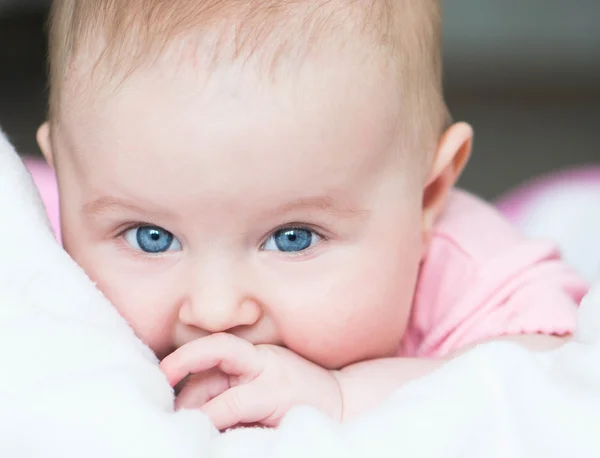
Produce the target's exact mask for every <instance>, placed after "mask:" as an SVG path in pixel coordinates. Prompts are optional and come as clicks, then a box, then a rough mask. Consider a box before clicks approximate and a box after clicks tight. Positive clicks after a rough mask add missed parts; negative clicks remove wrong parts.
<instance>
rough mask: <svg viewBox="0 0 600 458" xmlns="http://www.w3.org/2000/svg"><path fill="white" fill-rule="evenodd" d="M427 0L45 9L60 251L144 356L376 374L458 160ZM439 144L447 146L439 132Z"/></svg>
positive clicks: (391, 348) (68, 1) (463, 129)
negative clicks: (208, 346)
mask: <svg viewBox="0 0 600 458" xmlns="http://www.w3.org/2000/svg"><path fill="white" fill-rule="evenodd" d="M439 22H440V18H439V4H438V1H437V0H393V1H392V0H369V1H367V0H364V1H356V0H328V1H315V0H249V1H244V2H240V1H238V0H220V1H219V0H203V1H198V0H172V1H168V2H166V1H162V0H95V1H86V2H79V1H76V0H60V1H55V4H54V7H53V15H52V23H51V37H50V49H51V52H50V58H51V65H50V68H51V97H50V99H51V105H50V120H49V122H48V123H46V124H45V125H43V126H42V127H41V128H40V131H39V134H38V139H39V142H40V145H41V147H42V149H43V151H44V154H45V156H46V158H47V159H48V160H49V162H50V163H51V164H53V166H54V167H55V169H56V171H57V176H58V182H59V189H60V195H61V225H62V234H63V242H64V245H65V247H66V249H67V250H68V251H69V253H70V254H71V255H72V256H73V258H74V259H75V260H76V261H77V262H78V263H79V264H80V265H81V266H82V267H83V268H84V269H85V270H86V272H87V273H88V275H89V276H90V277H91V278H92V279H93V280H94V281H95V282H97V284H98V287H99V288H100V289H101V290H102V291H103V292H104V293H105V294H106V296H107V297H108V298H109V299H110V300H111V301H112V302H113V303H114V304H115V306H116V307H117V308H118V309H119V310H120V312H121V313H122V315H123V316H124V317H125V318H126V319H127V320H128V321H129V322H130V323H131V325H132V326H133V328H134V329H135V331H136V332H137V333H138V335H139V336H140V337H141V338H142V339H143V340H144V341H145V342H146V343H148V344H149V345H150V346H151V347H152V349H153V350H154V351H155V352H156V353H157V355H158V356H159V357H163V356H165V355H166V354H168V353H170V352H171V351H172V350H174V349H175V348H177V347H179V346H181V345H183V344H184V343H187V342H189V341H191V340H193V339H197V338H200V337H202V336H205V335H207V334H210V333H215V332H220V331H225V332H230V333H232V334H235V335H238V336H240V337H243V338H245V339H247V340H249V341H251V342H253V343H256V344H258V343H269V344H277V345H283V346H286V347H288V348H290V349H291V350H293V351H295V352H297V353H298V354H300V355H302V356H304V357H306V358H307V359H310V360H312V361H314V362H316V363H318V364H321V365H323V366H326V367H332V368H335V367H341V366H344V365H346V364H349V363H351V362H355V361H358V360H363V359H368V358H374V357H382V356H389V355H393V354H394V353H395V352H396V350H397V349H398V345H399V344H400V341H401V339H402V336H403V334H404V331H405V329H406V325H407V322H408V317H409V314H410V309H411V304H412V301H413V296H414V294H415V285H416V279H417V275H418V271H419V265H420V262H421V259H422V257H423V255H424V253H425V252H426V249H427V242H428V236H429V233H430V230H431V227H432V225H433V222H434V221H435V219H436V217H437V215H438V214H439V212H440V211H441V209H442V207H443V205H444V200H445V197H446V194H447V193H448V190H449V189H450V188H451V187H452V185H453V184H454V182H455V180H456V178H457V176H458V174H459V173H460V171H461V169H462V166H463V164H464V162H465V160H466V158H467V156H468V154H469V149H470V139H471V130H470V128H469V127H468V126H467V125H464V124H457V125H454V126H452V127H450V128H449V129H447V130H445V129H446V128H447V127H448V126H447V112H446V109H445V104H444V100H443V95H442V88H441V62H440V60H441V59H440V37H439V34H440V24H439ZM444 131H445V132H444Z"/></svg>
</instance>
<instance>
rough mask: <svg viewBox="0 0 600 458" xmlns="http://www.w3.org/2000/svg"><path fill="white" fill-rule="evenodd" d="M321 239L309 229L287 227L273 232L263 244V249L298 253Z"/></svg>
mask: <svg viewBox="0 0 600 458" xmlns="http://www.w3.org/2000/svg"><path fill="white" fill-rule="evenodd" d="M319 240H321V237H320V236H319V235H317V234H316V233H314V232H313V231H311V230H309V229H303V228H287V229H281V230H279V231H277V232H275V233H274V234H273V235H271V236H270V237H269V239H268V240H267V241H266V243H265V244H264V247H263V249H264V250H265V251H283V252H284V253H298V252H300V251H304V250H306V249H308V248H310V247H311V246H313V245H314V244H315V243H317V242H318V241H319Z"/></svg>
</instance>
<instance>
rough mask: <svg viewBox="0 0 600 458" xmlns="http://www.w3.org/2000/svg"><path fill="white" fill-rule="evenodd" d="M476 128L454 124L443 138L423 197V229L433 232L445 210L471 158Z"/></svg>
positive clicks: (462, 123) (465, 124)
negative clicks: (450, 194)
mask: <svg viewBox="0 0 600 458" xmlns="http://www.w3.org/2000/svg"><path fill="white" fill-rule="evenodd" d="M472 144H473V128H472V127H471V126H470V125H469V124H467V123H464V122H459V123H456V124H453V125H452V126H451V127H450V128H448V130H446V132H444V134H443V135H442V137H441V138H440V141H439V143H438V149H437V152H436V155H435V159H434V161H433V164H432V166H431V171H430V174H429V179H428V180H427V183H426V185H425V190H424V197H423V229H424V232H425V233H426V234H427V233H430V232H431V230H432V229H433V225H434V224H435V221H436V219H437V218H438V216H439V215H440V213H441V212H442V210H443V209H444V205H445V203H446V199H447V197H448V194H449V193H450V190H451V189H452V187H453V186H454V185H455V184H456V182H457V180H458V178H459V177H460V174H461V173H462V171H463V169H464V167H465V165H466V164H467V162H468V160H469V156H470V155H471V146H472Z"/></svg>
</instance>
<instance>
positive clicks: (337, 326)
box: [279, 282, 408, 369]
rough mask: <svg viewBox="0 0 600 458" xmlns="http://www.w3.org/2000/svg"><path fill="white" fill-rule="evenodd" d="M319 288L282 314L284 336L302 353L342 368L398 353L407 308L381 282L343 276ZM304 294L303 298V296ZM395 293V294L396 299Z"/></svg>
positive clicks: (286, 341) (281, 331)
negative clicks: (320, 291) (346, 279)
mask: <svg viewBox="0 0 600 458" xmlns="http://www.w3.org/2000/svg"><path fill="white" fill-rule="evenodd" d="M329 286H330V288H329V289H328V291H327V292H325V293H323V294H318V291H317V290H316V289H315V288H312V289H311V292H312V293H313V294H311V295H310V296H309V295H305V296H304V297H303V298H302V299H303V302H302V303H303V304H304V305H303V306H300V304H295V305H296V306H295V307H293V308H291V309H289V310H292V311H294V312H295V313H289V312H288V313H286V314H284V316H283V317H282V319H281V320H280V327H279V331H280V334H281V339H282V340H283V342H284V343H285V344H286V346H288V348H290V349H291V350H293V351H295V352H296V353H298V354H300V355H301V356H303V357H305V358H307V359H309V360H311V361H313V362H315V363H317V364H319V365H321V366H323V367H327V368H332V369H337V368H341V367H344V366H347V365H348V364H351V363H354V362H357V361H361V360H364V359H370V358H380V357H386V356H393V355H394V354H395V353H396V352H397V349H398V346H399V344H400V340H401V338H402V335H403V332H404V329H405V326H406V321H407V316H408V313H407V312H405V311H404V310H403V307H401V306H400V304H401V302H402V301H401V300H398V299H400V298H399V297H396V298H392V297H391V295H389V294H384V295H382V294H381V293H382V292H384V291H386V290H385V288H382V285H381V284H379V283H378V282H361V283H359V284H357V283H354V284H352V283H348V282H343V283H340V284H339V285H336V287H335V288H331V285H329ZM298 299H300V298H298ZM392 299H394V300H392Z"/></svg>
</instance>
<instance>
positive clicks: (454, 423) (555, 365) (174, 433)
mask: <svg viewBox="0 0 600 458" xmlns="http://www.w3.org/2000/svg"><path fill="white" fill-rule="evenodd" d="M0 212H1V213H0V214H2V215H3V218H4V219H3V220H2V224H0V237H1V240H3V241H4V249H3V252H2V256H0V348H2V350H3V358H2V375H1V377H0V456H2V457H11V458H12V457H61V458H71V457H72V458H75V457H77V458H80V457H87V458H95V457H98V458H100V457H103V458H106V457H111V458H125V457H145V458H155V457H156V458H158V457H169V458H178V457H181V458H187V457H190V458H191V457H209V458H211V457H215V458H229V457H231V458H238V457H239V458H241V457H251V458H254V457H256V458H259V457H260V458H269V457H282V458H295V457H298V458H300V457H302V458H305V457H328V458H331V457H344V458H352V457H398V456H401V457H427V458H442V457H460V458H476V457H477V458H478V457H482V456H485V457H502V458H506V457H545V458H553V457H556V458H564V457H565V456H576V457H597V456H598V454H599V450H600V421H599V420H598V416H599V415H600V364H599V362H600V289H598V290H596V293H595V294H594V293H593V294H591V295H589V296H588V297H587V298H586V300H585V301H584V303H583V305H582V307H581V309H580V311H579V329H578V330H577V333H576V335H575V338H574V341H573V342H572V343H570V344H568V345H565V346H564V347H562V348H561V349H559V350H557V351H554V352H549V353H544V354H537V353H531V352H529V351H526V350H524V349H522V348H520V347H518V346H516V345H514V344H509V343H494V344H486V345H483V346H480V347H478V348H476V349H475V350H472V351H469V352H468V353H466V354H465V355H464V356H462V357H460V358H457V359H455V360H454V361H452V362H451V363H448V364H447V365H446V366H444V367H443V368H442V369H440V370H439V371H437V372H435V373H433V374H432V375H430V376H427V377H425V378H423V379H421V380H418V381H415V382H414V383H411V384H409V385H407V386H405V387H403V388H401V389H399V390H398V392H397V393H396V394H395V395H393V396H391V397H390V398H389V399H388V400H387V401H386V402H385V403H384V404H383V405H382V406H380V407H378V408H376V409H374V410H373V411H372V412H370V413H369V414H367V415H365V416H364V417H362V418H359V419H357V420H355V421H352V422H349V423H347V424H344V425H338V424H336V423H334V422H332V421H330V420H329V419H327V418H325V417H324V416H322V415H320V414H319V413H317V412H315V411H313V410H311V409H308V408H302V407H298V408H296V409H294V410H292V411H291V412H290V413H289V415H288V416H287V418H286V419H285V420H284V422H283V424H282V425H281V426H280V428H278V429H277V430H266V429H239V430H235V431H232V432H229V433H226V434H223V435H219V434H218V433H217V432H216V431H215V430H214V428H213V427H212V426H211V425H210V424H209V423H208V421H207V420H206V418H205V417H204V416H203V415H202V414H200V413H198V412H192V411H184V412H179V413H174V412H173V408H172V405H173V393H172V391H171V389H170V387H169V385H168V383H167V381H166V380H165V378H164V377H163V376H162V374H161V372H160V371H159V369H158V366H157V362H156V360H155V358H154V356H153V355H152V353H151V352H150V350H149V349H148V348H147V347H146V346H145V345H143V344H142V343H141V342H140V341H139V340H138V339H137V338H136V337H135V335H134V333H133V332H132V330H131V329H130V328H129V327H128V325H127V324H126V323H125V322H124V321H123V320H122V319H121V318H120V316H119V315H118V313H117V312H116V311H115V309H114V308H113V307H112V306H111V304H109V303H108V302H107V300H106V299H105V298H104V297H103V296H102V295H101V294H100V293H99V292H98V291H97V290H96V289H95V288H94V285H93V284H92V283H91V282H90V280H89V279H88V278H87V277H86V276H85V274H84V273H83V272H82V271H81V270H80V269H79V268H78V267H77V266H76V265H75V263H74V262H73V261H72V260H71V259H70V258H69V257H68V256H67V254H66V253H65V252H64V251H63V250H62V249H61V248H60V246H59V244H58V243H57V242H56V240H55V238H54V237H53V236H52V234H51V231H50V226H49V224H48V221H47V218H46V216H45V215H44V211H43V205H42V203H41V201H40V199H39V196H38V194H37V192H36V190H35V187H34V185H33V181H32V180H31V177H30V176H29V175H28V173H27V171H26V169H25V167H24V165H23V163H22V162H21V160H20V159H19V158H18V156H17V155H16V153H15V152H14V151H13V150H12V148H11V147H10V145H9V144H8V142H7V141H6V140H5V139H4V138H3V136H2V135H1V134H0Z"/></svg>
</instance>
